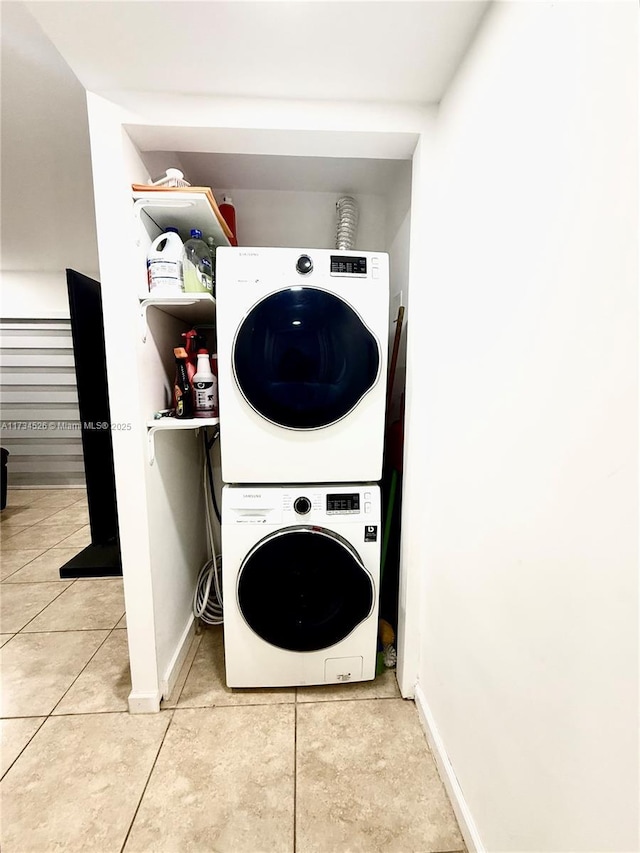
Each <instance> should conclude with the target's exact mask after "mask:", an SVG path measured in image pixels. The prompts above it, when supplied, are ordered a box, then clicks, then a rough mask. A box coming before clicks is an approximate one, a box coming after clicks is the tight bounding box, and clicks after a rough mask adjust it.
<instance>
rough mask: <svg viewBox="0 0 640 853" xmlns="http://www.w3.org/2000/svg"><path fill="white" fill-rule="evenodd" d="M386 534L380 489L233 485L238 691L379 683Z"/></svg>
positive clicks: (229, 590) (233, 646)
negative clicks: (382, 540) (380, 605)
mask: <svg viewBox="0 0 640 853" xmlns="http://www.w3.org/2000/svg"><path fill="white" fill-rule="evenodd" d="M381 534H382V529H381V514H380V489H379V487H378V486H376V485H373V484H362V483H361V484H359V485H357V486H353V485H344V484H342V485H339V486H313V485H312V486H309V485H299V486H275V487H274V486H244V487H243V486H225V488H224V489H223V493H222V565H223V569H222V577H223V582H222V584H223V598H224V646H225V663H226V673H227V684H228V686H229V687H290V686H294V685H305V684H336V683H341V682H348V681H367V680H370V679H372V678H374V676H375V670H376V653H377V633H378V632H377V627H378V598H379V586H380V538H381Z"/></svg>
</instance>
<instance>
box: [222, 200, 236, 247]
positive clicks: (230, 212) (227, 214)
mask: <svg viewBox="0 0 640 853" xmlns="http://www.w3.org/2000/svg"><path fill="white" fill-rule="evenodd" d="M218 210H219V211H220V213H221V214H222V218H223V219H224V221H225V222H226V223H227V225H228V226H229V229H230V230H231V233H232V234H233V237H231V239H230V240H229V242H230V243H231V245H232V246H237V245H238V235H237V234H236V209H235V207H234V206H233V199H232V198H231V196H230V195H225V196H222V204H221V205H220V206H219V207H218Z"/></svg>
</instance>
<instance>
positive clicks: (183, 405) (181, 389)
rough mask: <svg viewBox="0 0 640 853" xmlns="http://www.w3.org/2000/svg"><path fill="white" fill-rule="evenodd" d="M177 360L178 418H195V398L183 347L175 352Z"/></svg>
mask: <svg viewBox="0 0 640 853" xmlns="http://www.w3.org/2000/svg"><path fill="white" fill-rule="evenodd" d="M173 354H174V356H175V358H176V380H175V383H174V386H173V405H174V408H175V410H176V417H177V418H192V417H193V397H192V389H191V383H190V382H189V377H188V376H187V352H186V350H185V349H183V348H182V347H176V348H175V349H174V351H173Z"/></svg>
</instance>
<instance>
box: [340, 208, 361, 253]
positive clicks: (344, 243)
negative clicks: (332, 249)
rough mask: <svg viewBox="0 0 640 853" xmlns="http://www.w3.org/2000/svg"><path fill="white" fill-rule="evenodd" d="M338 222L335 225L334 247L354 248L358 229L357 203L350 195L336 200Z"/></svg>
mask: <svg viewBox="0 0 640 853" xmlns="http://www.w3.org/2000/svg"><path fill="white" fill-rule="evenodd" d="M336 211H337V212H338V223H337V227H336V249H355V245H356V232H357V230H358V204H357V202H356V200H355V199H354V198H352V197H351V196H350V195H343V196H341V197H340V198H339V199H338V201H337V202H336Z"/></svg>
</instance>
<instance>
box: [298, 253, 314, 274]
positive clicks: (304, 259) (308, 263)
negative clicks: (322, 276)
mask: <svg viewBox="0 0 640 853" xmlns="http://www.w3.org/2000/svg"><path fill="white" fill-rule="evenodd" d="M296 269H297V270H298V272H299V273H300V275H307V274H308V273H310V272H311V270H312V269H313V261H312V260H311V258H310V257H309V255H300V257H299V258H298V260H297V261H296Z"/></svg>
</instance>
